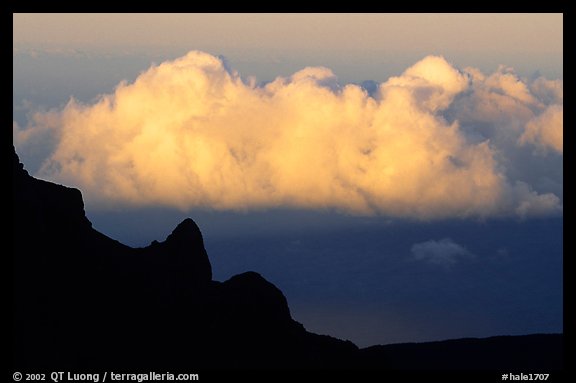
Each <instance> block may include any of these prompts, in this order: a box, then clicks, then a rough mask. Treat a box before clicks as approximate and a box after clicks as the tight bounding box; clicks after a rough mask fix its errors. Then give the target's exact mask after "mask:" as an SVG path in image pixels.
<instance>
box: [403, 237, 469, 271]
mask: <svg viewBox="0 0 576 383" xmlns="http://www.w3.org/2000/svg"><path fill="white" fill-rule="evenodd" d="M410 252H411V255H412V258H413V259H415V260H417V261H423V262H428V263H431V264H434V265H439V266H442V267H447V268H449V267H451V266H453V265H455V264H456V263H458V262H460V261H461V260H463V259H469V258H473V257H474V255H473V254H472V253H471V252H470V251H468V250H467V249H466V248H465V247H463V246H462V245H459V244H457V243H456V242H454V241H453V240H452V239H450V238H443V239H441V240H439V241H435V240H430V241H426V242H420V243H415V244H414V245H412V247H411V249H410Z"/></svg>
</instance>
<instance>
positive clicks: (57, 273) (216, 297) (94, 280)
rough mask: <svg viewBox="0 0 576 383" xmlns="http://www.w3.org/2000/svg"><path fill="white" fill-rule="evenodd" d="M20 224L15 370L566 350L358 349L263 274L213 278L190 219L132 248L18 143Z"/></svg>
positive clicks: (378, 364)
mask: <svg viewBox="0 0 576 383" xmlns="http://www.w3.org/2000/svg"><path fill="white" fill-rule="evenodd" d="M13 228H14V233H13V278H14V280H13V287H14V295H13V299H14V301H13V309H14V312H13V351H14V356H13V367H14V370H21V371H33V370H37V369H41V368H44V369H49V370H51V371H56V370H59V371H66V370H71V369H74V368H76V369H80V368H82V369H87V368H97V369H104V368H116V369H118V368H126V369H129V368H133V369H134V368H139V369H143V368H145V369H147V370H153V369H160V368H181V369H182V368H186V369H187V371H195V370H194V369H198V368H202V369H205V368H302V367H308V368H310V367H313V368H395V369H403V368H404V369H413V368H424V369H429V368H441V369H449V368H450V369H451V368H472V369H481V368H500V367H509V366H510V363H512V366H514V367H518V368H528V369H537V368H549V369H550V368H559V364H558V363H559V361H560V360H561V352H562V350H561V342H562V337H561V336H537V337H506V338H493V339H492V338H491V339H486V340H477V339H466V340H459V341H450V342H440V343H431V344H420V345H419V344H408V345H391V346H376V347H371V348H368V349H363V350H358V348H357V347H356V346H355V345H354V344H353V343H351V342H349V341H347V342H344V341H341V340H338V339H336V338H332V337H330V336H325V335H316V334H312V333H309V332H307V331H306V330H305V329H304V327H303V326H302V325H301V324H300V323H298V322H296V321H294V320H293V319H292V317H291V315H290V310H289V307H288V303H287V301H286V298H285V297H284V295H283V294H282V292H281V291H280V290H279V289H278V288H276V287H275V286H274V285H273V284H271V283H270V282H268V281H266V280H265V279H264V278H263V277H262V276H260V275H259V274H257V273H254V272H247V273H243V274H240V275H237V276H234V277H232V278H230V279H229V280H228V281H225V282H216V281H212V270H211V266H210V262H209V259H208V255H207V254H206V250H205V249H204V243H203V239H202V234H201V232H200V229H199V228H198V226H197V225H196V223H194V221H192V220H191V219H186V220H184V221H183V222H182V223H180V224H179V225H178V226H177V227H176V228H175V229H174V231H173V232H172V233H171V234H170V235H169V236H168V237H167V238H166V240H165V241H164V242H157V241H154V242H152V244H151V245H150V246H148V247H146V248H140V249H133V248H130V247H128V246H125V245H123V244H121V243H119V242H117V241H115V240H112V239H110V238H108V237H107V236H105V235H103V234H102V233H99V232H98V231H96V230H94V229H93V228H92V225H91V223H90V221H89V220H88V219H87V218H86V216H85V213H84V205H83V201H82V195H81V193H80V191H78V190H77V189H73V188H67V187H64V186H61V185H56V184H53V183H50V182H45V181H41V180H37V179H34V178H33V177H31V176H30V175H29V174H28V173H27V172H26V171H25V170H24V168H23V166H22V164H20V162H19V159H18V156H17V155H16V152H15V151H14V152H13ZM84 371H87V370H84ZM526 371H528V370H526Z"/></svg>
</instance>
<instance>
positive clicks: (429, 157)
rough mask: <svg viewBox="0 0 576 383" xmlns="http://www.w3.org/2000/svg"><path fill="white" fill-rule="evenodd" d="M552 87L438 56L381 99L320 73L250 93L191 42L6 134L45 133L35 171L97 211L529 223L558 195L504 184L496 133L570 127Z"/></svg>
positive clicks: (394, 81)
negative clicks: (314, 213)
mask: <svg viewBox="0 0 576 383" xmlns="http://www.w3.org/2000/svg"><path fill="white" fill-rule="evenodd" d="M560 91H561V86H560ZM558 92H559V86H558V83H555V82H546V81H545V80H541V81H540V82H535V83H534V84H533V88H530V86H528V85H527V84H525V83H524V82H522V81H521V80H519V79H518V78H517V77H515V75H514V74H513V73H511V72H510V71H509V70H507V69H506V70H505V69H500V70H499V72H497V73H495V74H493V75H491V76H485V75H484V74H482V73H480V72H479V71H477V70H475V69H466V70H464V71H461V70H458V69H456V68H454V67H453V66H452V65H451V64H450V63H448V62H447V61H446V60H445V59H444V58H442V57H437V56H429V57H426V58H424V59H423V60H421V61H419V62H418V63H416V64H415V65H413V66H412V67H410V68H408V69H407V70H406V71H405V72H404V73H403V74H401V75H400V76H397V77H392V78H390V79H389V80H388V81H386V82H384V83H381V84H379V87H378V88H377V89H376V90H375V91H374V92H373V97H372V96H369V95H368V94H367V93H366V91H365V90H364V89H362V88H361V87H360V86H357V85H354V84H346V85H343V86H342V85H340V84H339V83H338V81H337V78H336V76H335V75H334V73H332V71H331V70H330V69H328V68H323V67H309V68H305V69H303V70H301V71H299V72H297V73H295V74H294V75H292V76H289V77H278V78H276V79H275V80H274V81H272V82H270V83H268V84H266V85H263V86H257V85H256V81H255V80H254V79H250V80H244V79H242V78H241V77H240V75H239V74H238V73H236V72H234V71H233V70H232V69H230V68H229V67H227V66H226V65H225V64H224V63H223V61H222V60H221V59H220V58H217V57H214V56H212V55H209V54H206V53H203V52H198V51H192V52H190V53H188V54H187V55H186V56H184V57H181V58H179V59H176V60H173V61H167V62H164V63H162V64H160V65H158V66H152V67H150V68H149V69H148V70H146V71H144V72H143V73H141V74H140V76H139V77H138V78H137V79H136V80H135V81H134V82H133V83H126V82H123V83H120V84H119V85H118V86H117V87H116V89H115V90H114V92H113V93H111V94H106V95H103V96H101V97H100V98H99V99H98V100H97V101H95V102H93V103H91V104H81V103H79V102H77V101H75V100H73V99H72V100H70V102H69V103H68V104H67V105H66V106H65V107H64V108H62V109H61V110H53V111H50V112H38V113H35V114H34V115H33V116H32V118H31V121H30V123H29V125H28V126H26V127H20V126H18V125H16V124H15V125H14V127H13V130H14V141H15V144H16V146H17V148H18V149H19V150H20V149H22V150H26V148H27V147H31V146H33V144H34V143H37V142H38V141H39V138H45V137H47V136H50V137H51V138H52V140H54V142H55V144H54V146H53V148H52V151H51V154H50V155H49V156H48V157H47V158H46V160H45V161H44V163H43V166H42V167H41V169H40V171H39V172H38V176H40V177H42V178H47V179H51V180H54V181H57V182H61V183H65V184H68V185H74V186H77V187H79V188H81V189H82V190H83V192H84V194H85V196H86V199H87V203H88V204H92V205H93V206H99V207H106V206H116V205H130V206H143V205H167V206H175V207H179V208H182V209H190V208H198V207H200V208H210V209H218V210H248V209H264V208H272V207H280V206H282V207H297V208H311V209H336V210H340V211H344V212H348V213H352V214H383V215H389V216H400V217H410V218H416V219H435V218H444V217H487V216H494V215H518V214H520V215H522V216H528V215H530V214H531V212H533V211H537V212H538V214H542V213H544V214H545V213H546V212H547V211H550V212H552V213H554V214H556V213H558V211H560V212H561V210H562V208H561V201H560V199H559V198H558V197H556V195H554V194H553V193H550V192H549V191H546V190H544V191H538V192H537V191H535V190H533V189H532V188H531V186H530V185H529V184H527V183H524V184H523V186H522V187H521V190H520V192H519V191H518V190H517V189H518V187H517V183H518V182H524V180H523V179H510V178H509V177H508V174H507V169H506V167H505V166H503V165H502V163H503V160H502V153H503V152H505V151H503V150H502V146H499V145H500V142H504V141H505V140H504V139H503V138H502V137H508V139H509V140H511V142H514V147H513V148H512V149H510V150H519V148H521V146H520V145H519V144H518V142H522V145H527V144H535V145H540V143H543V142H548V141H547V140H548V138H547V137H548V133H543V132H548V131H549V130H550V129H552V130H554V129H557V128H550V127H549V126H548V125H547V124H548V122H549V121H553V122H554V124H558V123H560V125H561V124H562V120H561V119H560V120H558V119H557V118H556V119H554V118H551V117H550V118H549V117H547V116H548V114H550V113H557V112H547V110H549V109H550V110H553V111H554V110H557V108H556V107H554V106H553V105H557V104H554V103H558V102H561V101H558ZM543 99H545V100H547V102H549V103H552V104H551V106H546V105H545V104H544V103H543V101H542V100H543ZM547 108H548V109H547ZM509 121H516V123H515V124H512V125H510V126H508V124H507V122H509ZM487 124H488V125H490V127H491V128H490V129H488V130H482V129H484V128H483V127H485V126H486V125H487ZM530 124H532V125H530ZM503 130H506V131H507V132H508V133H507V134H506V135H502V136H499V134H500V133H498V132H501V131H503ZM533 131H534V132H537V133H531V132H533ZM540 132H542V133H540ZM510 137H512V138H510ZM521 137H526V138H521ZM545 137H546V138H545ZM519 140H520V141H519ZM561 140H562V137H561V136H560V141H561ZM556 141H557V137H556V136H554V139H553V142H554V144H556V143H557V142H556ZM27 145H28V146H27ZM546 145H548V144H546ZM538 158H539V159H540V160H545V158H543V157H542V156H539V157H538ZM504 162H505V161H504ZM535 201H540V202H538V203H537V205H538V208H537V209H533V208H531V206H534V204H535V203H536V202H535ZM526 206H528V207H526Z"/></svg>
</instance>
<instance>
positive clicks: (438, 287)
mask: <svg viewBox="0 0 576 383" xmlns="http://www.w3.org/2000/svg"><path fill="white" fill-rule="evenodd" d="M13 21H14V27H13V32H14V34H13V64H14V71H13V95H14V101H13V121H14V122H13V137H14V144H15V146H16V149H17V151H18V153H19V155H20V157H21V159H22V161H23V162H24V164H25V166H26V167H27V168H28V170H29V171H30V172H31V173H32V174H34V175H35V176H37V177H39V178H43V179H48V180H51V181H54V182H58V183H62V184H65V185H69V186H74V187H78V188H79V189H80V190H82V193H83V196H84V199H85V204H86V211H87V215H88V217H89V218H90V219H91V220H92V222H93V223H94V225H95V227H96V228H97V229H98V230H100V231H102V232H104V233H105V234H107V235H110V236H112V237H113V238H116V239H119V240H121V241H122V242H124V243H127V244H129V245H131V246H145V245H147V244H148V243H150V242H151V241H152V240H154V239H159V240H162V239H164V238H165V237H166V235H167V234H169V232H170V230H171V229H172V228H173V227H175V226H176V224H177V223H178V222H179V220H181V219H183V218H185V217H187V216H191V217H192V218H193V219H195V220H196V221H197V223H198V224H199V226H200V228H201V229H202V231H203V233H204V237H205V239H206V246H207V250H208V254H209V256H210V258H211V261H212V264H213V269H214V275H215V278H216V279H219V280H224V279H226V278H229V277H230V276H232V275H234V274H236V273H239V272H243V271H246V270H255V271H258V272H260V273H262V274H263V276H264V277H266V278H267V279H269V280H270V281H271V282H273V283H275V284H277V285H278V287H280V289H281V290H282V291H283V292H284V293H285V294H286V296H287V298H288V301H289V304H290V307H291V311H292V315H293V317H294V318H295V319H296V320H298V321H300V322H302V323H303V324H304V326H305V327H306V328H308V329H309V330H312V331H315V332H318V333H324V334H331V335H334V336H338V337H341V338H346V339H350V340H352V341H354V342H356V343H357V344H359V345H361V346H368V345H371V344H377V343H392V342H406V341H425V340H439V339H447V338H456V337H466V336H490V335H502V334H526V333H534V332H561V331H562V296H563V294H562V258H563V246H562V227H563V218H562V217H563V61H562V57H563V24H562V15H561V14H162V15H156V14H80V15H79V14H48V15H46V14H25V15H21V14H15V15H14V18H13ZM517 271H521V272H517Z"/></svg>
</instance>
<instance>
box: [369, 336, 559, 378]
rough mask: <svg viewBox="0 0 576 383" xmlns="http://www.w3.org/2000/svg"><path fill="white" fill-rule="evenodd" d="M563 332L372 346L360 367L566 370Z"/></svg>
mask: <svg viewBox="0 0 576 383" xmlns="http://www.w3.org/2000/svg"><path fill="white" fill-rule="evenodd" d="M562 350H563V337H562V335H558V334H554V335H543V334H536V335H524V336H497V337H491V338H483V339H477V338H465V339H454V340H446V341H441V342H428V343H403V344H391V345H385V346H372V347H368V348H365V349H362V350H360V351H359V354H360V357H359V367H378V368H389V369H408V370H469V369H476V370H477V369H483V368H489V369H498V370H504V371H508V372H512V371H521V372H541V371H542V369H543V368H545V369H547V371H550V370H560V369H562V358H563V356H562Z"/></svg>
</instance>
